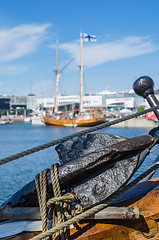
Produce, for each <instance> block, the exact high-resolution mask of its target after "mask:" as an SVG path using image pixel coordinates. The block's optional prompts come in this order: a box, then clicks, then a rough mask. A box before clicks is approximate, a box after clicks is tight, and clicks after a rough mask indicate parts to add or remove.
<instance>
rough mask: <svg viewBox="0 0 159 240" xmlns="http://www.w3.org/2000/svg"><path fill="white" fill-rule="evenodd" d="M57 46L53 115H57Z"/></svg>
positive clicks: (57, 43)
mask: <svg viewBox="0 0 159 240" xmlns="http://www.w3.org/2000/svg"><path fill="white" fill-rule="evenodd" d="M58 45H59V42H58V40H57V42H56V69H55V95H54V115H55V114H56V113H57V82H58Z"/></svg>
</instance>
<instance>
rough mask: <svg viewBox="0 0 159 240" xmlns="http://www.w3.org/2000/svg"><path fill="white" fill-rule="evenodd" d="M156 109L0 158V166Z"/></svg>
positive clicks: (158, 107) (152, 108)
mask: <svg viewBox="0 0 159 240" xmlns="http://www.w3.org/2000/svg"><path fill="white" fill-rule="evenodd" d="M156 109H159V106H155V107H151V108H148V109H146V110H143V111H141V112H137V113H134V114H131V115H128V116H126V117H123V118H118V119H115V120H112V121H110V122H105V123H102V124H100V125H97V126H94V127H91V128H88V129H85V130H82V131H79V132H76V133H74V134H71V135H68V136H65V137H62V138H59V139H57V140H54V141H51V142H48V143H45V144H42V145H40V146H37V147H33V148H30V149H28V150H26V151H23V152H20V153H17V154H15V155H11V156H9V157H6V158H2V159H0V165H2V164H5V163H8V162H11V161H13V160H16V159H18V158H21V157H24V156H27V155H29V154H32V153H35V152H38V151H40V150H44V149H46V148H49V147H52V146H54V145H57V144H59V143H62V142H64V141H66V140H68V139H70V138H73V137H77V136H80V135H82V134H86V133H91V132H94V131H97V130H99V129H102V128H106V127H110V126H112V125H115V124H117V123H120V122H123V121H126V120H129V119H132V118H134V117H138V116H140V115H143V114H146V113H148V112H152V111H154V110H156Z"/></svg>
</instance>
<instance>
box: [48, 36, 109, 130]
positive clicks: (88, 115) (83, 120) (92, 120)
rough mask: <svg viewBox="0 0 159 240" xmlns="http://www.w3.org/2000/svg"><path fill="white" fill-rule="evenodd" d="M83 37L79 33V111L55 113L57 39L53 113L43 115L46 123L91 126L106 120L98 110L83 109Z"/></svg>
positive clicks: (66, 125) (57, 75) (57, 73)
mask: <svg viewBox="0 0 159 240" xmlns="http://www.w3.org/2000/svg"><path fill="white" fill-rule="evenodd" d="M82 50H83V38H82V33H81V34H80V104H79V113H78V114H75V112H72V116H71V117H69V116H68V115H59V114H58V113H57V87H58V81H59V72H58V69H57V59H58V41H57V48H56V70H55V95H54V114H53V115H48V114H46V116H45V117H44V122H45V124H46V125H55V126H64V127H92V126H95V125H98V124H101V123H104V122H105V121H106V120H105V118H102V117H101V116H100V115H101V113H100V112H99V110H91V111H88V110H87V111H84V110H83V58H82Z"/></svg>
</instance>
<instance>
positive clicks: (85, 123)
mask: <svg viewBox="0 0 159 240" xmlns="http://www.w3.org/2000/svg"><path fill="white" fill-rule="evenodd" d="M105 121H106V120H105V119H98V118H90V119H79V120H78V119H76V118H73V119H56V118H53V117H48V116H46V117H44V122H45V124H46V125H54V126H63V127H92V126H96V125H99V124H101V123H104V122H105Z"/></svg>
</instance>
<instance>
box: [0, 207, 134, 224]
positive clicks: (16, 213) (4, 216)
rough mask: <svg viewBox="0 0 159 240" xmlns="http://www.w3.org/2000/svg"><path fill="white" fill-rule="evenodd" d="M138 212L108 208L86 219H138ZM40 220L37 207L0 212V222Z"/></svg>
mask: <svg viewBox="0 0 159 240" xmlns="http://www.w3.org/2000/svg"><path fill="white" fill-rule="evenodd" d="M138 218H139V210H138V208H137V207H130V208H129V207H128V208H126V207H108V208H105V209H104V210H102V211H99V212H98V213H96V214H94V215H91V216H90V217H88V218H87V219H138ZM9 219H12V220H40V219H41V216H40V211H39V208H38V207H34V208H33V207H32V208H29V207H16V208H9V207H7V208H4V209H3V210H1V212H0V221H2V220H3V221H4V220H9Z"/></svg>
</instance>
